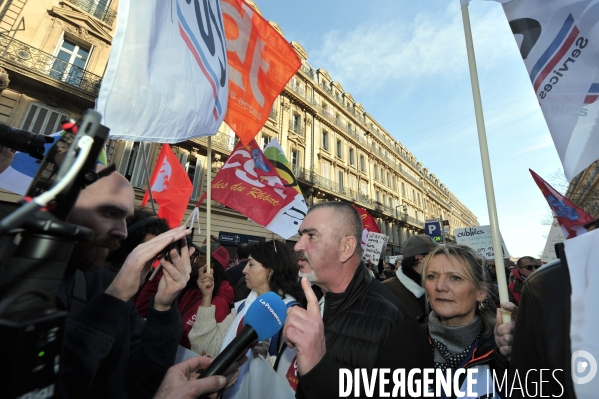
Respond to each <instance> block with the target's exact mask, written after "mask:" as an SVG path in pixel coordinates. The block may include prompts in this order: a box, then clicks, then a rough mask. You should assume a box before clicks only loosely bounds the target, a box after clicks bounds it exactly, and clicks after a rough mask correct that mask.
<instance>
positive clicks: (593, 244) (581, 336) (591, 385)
mask: <svg viewBox="0 0 599 399" xmlns="http://www.w3.org/2000/svg"><path fill="white" fill-rule="evenodd" d="M565 248H566V258H567V259H568V270H569V271H570V282H571V285H572V297H571V311H572V313H571V320H570V341H571V349H572V360H571V364H572V380H573V381H574V391H575V392H576V397H578V398H596V396H595V395H597V392H599V378H597V377H596V374H597V359H599V342H598V341H597V330H598V329H599V320H598V319H597V307H596V306H597V303H598V302H599V291H598V290H597V284H599V267H598V266H599V265H598V264H597V263H598V259H599V230H595V231H590V232H588V233H586V234H583V235H581V236H578V237H575V238H572V239H570V240H566V243H565ZM548 294H549V295H550V294H551V293H548ZM549 350H551V348H549Z"/></svg>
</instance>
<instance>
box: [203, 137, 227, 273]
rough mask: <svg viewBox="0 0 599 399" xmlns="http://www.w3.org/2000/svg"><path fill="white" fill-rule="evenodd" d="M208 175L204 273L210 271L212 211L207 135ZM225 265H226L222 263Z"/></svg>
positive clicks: (210, 143) (210, 154)
mask: <svg viewBox="0 0 599 399" xmlns="http://www.w3.org/2000/svg"><path fill="white" fill-rule="evenodd" d="M207 158H208V176H207V177H206V181H207V182H208V187H206V273H210V255H211V254H212V252H210V247H211V245H210V244H211V242H210V232H211V231H212V230H211V227H212V226H211V222H212V221H211V217H210V215H211V213H212V136H208V154H207ZM223 266H224V267H226V265H223Z"/></svg>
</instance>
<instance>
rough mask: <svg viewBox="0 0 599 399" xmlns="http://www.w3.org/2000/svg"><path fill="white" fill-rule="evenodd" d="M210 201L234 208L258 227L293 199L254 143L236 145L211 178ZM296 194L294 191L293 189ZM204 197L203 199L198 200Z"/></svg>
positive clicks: (273, 168)
mask: <svg viewBox="0 0 599 399" xmlns="http://www.w3.org/2000/svg"><path fill="white" fill-rule="evenodd" d="M211 187H212V199H213V200H215V201H218V202H220V203H221V204H223V205H225V206H228V207H229V208H232V209H235V210H236V211H238V212H240V213H241V214H243V215H245V216H247V217H248V218H250V219H252V220H253V221H254V222H256V223H258V224H259V225H261V226H266V225H268V224H269V223H270V222H271V220H272V219H273V218H274V217H275V216H276V215H277V213H278V212H279V211H280V210H281V209H282V208H284V207H286V206H287V205H288V204H289V203H291V202H292V201H293V200H294V198H295V197H294V195H290V193H289V192H288V191H287V188H286V187H285V186H284V185H283V182H282V181H281V178H280V177H279V173H278V172H277V169H276V168H275V167H274V165H273V164H272V163H271V162H270V161H269V160H268V159H267V158H266V157H265V156H264V153H263V152H262V150H260V147H258V144H257V143H256V141H255V140H251V141H250V142H249V144H247V145H244V144H243V143H242V142H241V141H240V142H239V143H237V145H236V146H235V148H234V149H233V152H231V155H230V156H229V158H228V159H227V162H226V163H225V164H224V165H223V167H222V168H221V170H220V171H219V172H218V173H217V174H216V176H214V179H212V186H211ZM293 192H295V190H293ZM203 198H204V197H202V199H201V200H200V203H201V201H202V200H203Z"/></svg>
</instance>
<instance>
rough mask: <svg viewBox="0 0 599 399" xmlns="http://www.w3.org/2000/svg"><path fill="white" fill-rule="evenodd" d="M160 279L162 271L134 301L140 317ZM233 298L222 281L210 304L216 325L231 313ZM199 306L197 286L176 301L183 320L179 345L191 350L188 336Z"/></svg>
mask: <svg viewBox="0 0 599 399" xmlns="http://www.w3.org/2000/svg"><path fill="white" fill-rule="evenodd" d="M161 278H162V270H159V271H158V273H156V276H154V278H153V279H152V281H148V282H146V284H145V285H144V286H143V288H142V289H141V292H140V293H139V295H138V296H137V299H136V300H135V307H136V308H137V311H138V312H139V314H140V315H141V316H142V317H146V315H147V314H148V303H149V302H150V299H152V297H153V296H154V295H155V294H156V292H157V291H158V284H159V283H160V279H161ZM233 298H234V293H233V287H231V285H230V284H229V282H228V281H226V280H225V281H222V282H221V283H220V289H219V290H218V294H217V295H216V297H213V298H212V304H213V305H214V306H215V307H216V313H215V318H216V322H217V323H220V322H221V321H223V320H224V319H225V317H227V315H229V313H231V307H232V306H233V304H234V301H233ZM201 304H202V292H201V291H200V289H199V288H198V287H197V286H195V287H194V288H192V289H188V290H187V291H184V292H183V293H182V294H180V295H179V299H178V301H177V305H178V308H179V312H181V318H182V320H183V335H182V336H181V341H180V342H179V343H180V344H181V346H184V347H186V348H187V349H191V345H190V343H189V338H188V334H189V331H191V327H192V326H193V323H194V322H195V319H196V314H197V312H198V308H199V307H200V306H201Z"/></svg>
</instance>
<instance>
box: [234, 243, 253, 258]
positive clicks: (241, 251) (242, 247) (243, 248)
mask: <svg viewBox="0 0 599 399" xmlns="http://www.w3.org/2000/svg"><path fill="white" fill-rule="evenodd" d="M248 256H250V244H247V243H245V242H242V243H241V244H239V245H238V246H237V259H239V260H243V259H247V258H248Z"/></svg>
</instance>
